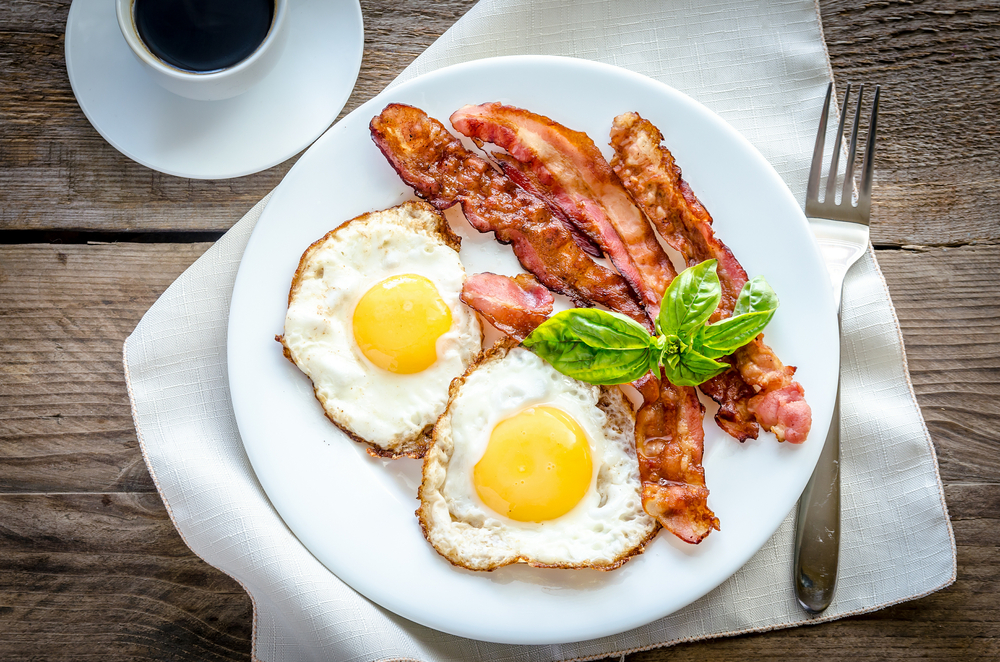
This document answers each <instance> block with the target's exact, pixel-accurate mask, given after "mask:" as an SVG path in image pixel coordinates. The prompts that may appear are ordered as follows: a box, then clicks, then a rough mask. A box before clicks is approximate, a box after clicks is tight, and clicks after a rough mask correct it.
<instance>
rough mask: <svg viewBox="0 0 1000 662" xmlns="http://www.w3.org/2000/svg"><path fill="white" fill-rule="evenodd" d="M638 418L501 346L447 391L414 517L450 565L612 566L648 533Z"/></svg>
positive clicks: (615, 400) (610, 396)
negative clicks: (448, 395) (636, 438)
mask: <svg viewBox="0 0 1000 662" xmlns="http://www.w3.org/2000/svg"><path fill="white" fill-rule="evenodd" d="M634 426H635V418H634V415H633V413H632V408H631V405H630V404H629V403H628V401H627V400H626V399H625V397H624V396H623V395H622V393H621V391H620V390H619V389H618V388H617V387H601V386H593V385H591V384H585V383H583V382H580V381H577V380H575V379H572V378H570V377H567V376H565V375H563V374H561V373H559V372H557V371H556V370H555V369H554V368H552V367H551V366H550V365H548V364H547V363H546V362H545V361H543V360H542V359H541V358H539V357H538V356H536V355H535V354H533V353H531V352H530V351H528V350H526V349H523V348H519V347H516V343H514V342H513V341H502V342H500V343H498V344H497V345H496V346H494V347H493V348H492V349H490V350H488V351H487V352H485V353H484V354H483V355H482V356H481V357H480V358H479V359H478V360H477V361H476V363H475V364H474V365H473V367H472V368H470V370H469V372H467V373H466V375H465V376H464V377H463V378H462V379H460V380H456V381H455V382H454V383H453V384H452V387H451V399H450V401H449V403H448V408H447V409H446V410H445V413H444V414H443V415H442V416H441V418H440V419H439V420H438V422H437V425H436V426H435V428H434V442H433V444H432V446H431V447H430V449H428V452H427V455H426V456H425V457H424V467H423V480H422V483H421V486H420V490H419V498H420V508H419V509H418V510H417V517H418V518H419V520H420V524H421V527H422V528H423V532H424V536H425V537H426V538H427V540H428V542H430V543H431V545H433V547H434V548H435V549H436V550H437V551H438V553H440V554H441V555H442V556H444V557H445V558H446V559H448V560H449V561H450V562H451V563H453V564H455V565H458V566H461V567H464V568H468V569H470V570H493V569H495V568H499V567H501V566H505V565H508V564H511V563H527V564H529V565H533V566H539V567H559V568H584V567H589V568H598V569H602V570H610V569H613V568H616V567H618V566H620V565H621V564H622V563H624V562H625V561H627V560H628V559H629V558H631V557H632V556H634V555H636V554H639V553H640V552H642V550H643V548H644V546H645V545H646V543H647V542H648V541H649V540H650V539H651V538H652V537H653V535H654V534H655V533H656V531H657V528H658V527H657V524H656V521H655V520H654V519H653V518H651V517H650V516H649V515H647V514H646V513H645V511H644V510H643V508H642V499H641V496H640V492H641V486H640V485H641V484H640V480H639V465H638V461H637V459H636V455H635V449H634V446H633V439H634Z"/></svg>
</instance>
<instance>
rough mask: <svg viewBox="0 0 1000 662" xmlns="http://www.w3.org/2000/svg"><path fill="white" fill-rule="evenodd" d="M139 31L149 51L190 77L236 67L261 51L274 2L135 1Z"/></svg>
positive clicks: (234, 0)
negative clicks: (188, 73)
mask: <svg viewBox="0 0 1000 662" xmlns="http://www.w3.org/2000/svg"><path fill="white" fill-rule="evenodd" d="M133 14H134V17H135V26H136V29H137V30H138V32H139V37H140V38H141V39H142V41H143V43H145V44H146V47H147V48H149V50H150V52H151V53H153V55H155V56H156V57H158V58H160V59H161V60H163V61H164V62H166V63H167V64H170V65H172V66H174V67H177V68H178V69H184V70H186V71H197V72H202V73H204V72H209V71H217V70H219V69H225V68H226V67H231V66H233V65H235V64H237V63H238V62H240V61H241V60H244V59H246V58H247V57H248V56H249V55H250V54H251V53H253V52H254V51H255V50H256V49H257V47H258V46H259V45H260V43H261V42H262V41H264V38H265V37H266V36H267V32H268V30H269V29H270V27H271V21H272V19H273V18H274V0H135V4H134V7H133Z"/></svg>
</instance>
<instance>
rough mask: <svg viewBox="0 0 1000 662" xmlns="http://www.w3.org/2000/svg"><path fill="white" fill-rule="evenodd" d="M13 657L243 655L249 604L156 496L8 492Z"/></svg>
mask: <svg viewBox="0 0 1000 662" xmlns="http://www.w3.org/2000/svg"><path fill="white" fill-rule="evenodd" d="M0 548H2V550H3V554H2V555H0V624H2V627H0V657H2V658H3V659H4V660H11V661H13V660H38V659H48V660H63V661H66V662H69V661H71V660H88V661H90V660H108V659H122V660H124V659H129V660H168V659H170V660H177V659H185V660H246V659H247V658H248V657H249V654H250V635H251V622H252V607H251V604H250V600H249V598H248V597H247V595H246V593H245V592H244V591H243V589H242V588H240V586H239V585H238V584H237V583H236V582H234V581H233V580H231V579H230V578H229V577H227V576H225V575H223V574H222V573H220V572H219V571H217V570H215V569H214V568H212V567H211V566H209V565H208V564H206V563H205V562H204V561H202V560H201V559H199V558H197V557H196V556H195V555H194V554H193V553H192V552H191V550H189V549H188V548H187V546H186V545H185V544H184V542H183V541H182V540H181V538H180V536H178V535H177V531H176V530H175V529H174V527H173V524H172V523H171V522H170V519H169V518H168V517H167V514H166V511H165V510H164V508H163V503H162V502H161V501H160V498H159V495H157V494H156V493H151V494H150V493H146V494H136V493H130V494H103V495H102V494H64V495H58V496H53V495H0Z"/></svg>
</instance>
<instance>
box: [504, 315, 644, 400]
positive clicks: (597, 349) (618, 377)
mask: <svg viewBox="0 0 1000 662" xmlns="http://www.w3.org/2000/svg"><path fill="white" fill-rule="evenodd" d="M522 345H524V346H525V347H527V348H528V349H530V350H531V351H533V352H534V353H535V354H537V355H538V356H540V357H542V358H543V359H545V360H546V361H547V362H548V363H549V364H550V365H551V366H552V367H553V368H555V369H556V370H558V371H559V372H561V373H563V374H564V375H567V376H569V377H573V378H574V379H579V380H580V381H584V382H588V383H590V384H625V383H628V382H631V381H635V380H636V379H639V378H640V377H642V376H643V375H644V374H646V373H647V372H648V371H649V366H650V365H651V362H652V360H653V358H654V356H655V355H656V354H657V352H656V351H655V343H654V341H653V338H652V337H651V336H650V335H649V333H648V332H647V331H646V329H644V328H643V327H642V325H640V324H639V323H638V322H635V321H634V320H632V319H629V318H628V317H625V316H624V315H620V314H618V313H609V312H606V311H603V310H597V309H594V308H580V309H575V310H564V311H562V312H560V313H557V314H556V315H553V316H552V317H550V318H549V319H548V320H546V321H545V322H543V323H542V324H541V325H539V326H538V327H537V328H536V329H535V330H534V331H532V332H531V334H529V335H528V337H527V338H525V339H524V341H523V342H522Z"/></svg>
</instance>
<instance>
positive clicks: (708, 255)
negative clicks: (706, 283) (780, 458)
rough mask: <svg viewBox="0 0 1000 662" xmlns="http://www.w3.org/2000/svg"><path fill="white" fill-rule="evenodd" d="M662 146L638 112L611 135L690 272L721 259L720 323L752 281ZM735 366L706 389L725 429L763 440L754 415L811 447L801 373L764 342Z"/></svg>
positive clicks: (619, 120) (626, 178)
mask: <svg viewBox="0 0 1000 662" xmlns="http://www.w3.org/2000/svg"><path fill="white" fill-rule="evenodd" d="M662 141H663V134H661V133H660V131H659V130H658V129H657V128H656V127H655V126H653V124H652V123H651V122H649V121H648V120H645V119H643V118H642V117H640V116H639V115H638V114H637V113H624V114H622V115H619V116H618V117H616V118H615V120H614V122H613V124H612V128H611V145H612V147H614V150H615V156H614V158H613V159H612V161H611V163H612V167H613V168H614V171H615V173H617V174H618V176H619V178H620V179H621V181H622V183H623V184H624V185H625V188H626V189H628V191H629V193H631V194H632V197H633V199H634V200H635V201H636V203H637V204H638V205H639V206H640V207H641V208H642V210H643V211H644V212H645V213H646V215H647V216H648V217H649V219H650V220H651V221H652V222H653V225H654V226H655V227H656V229H657V231H658V232H659V233H660V236H661V237H663V240H664V241H666V242H667V244H668V245H670V246H671V247H673V248H675V249H676V250H678V251H680V252H681V254H682V255H683V256H684V258H685V260H686V261H687V263H688V265H695V264H698V263H699V262H703V261H704V260H708V259H713V258H714V259H716V260H718V263H719V266H718V269H717V272H718V274H719V281H720V283H721V285H722V303H721V304H720V305H719V308H718V310H717V311H716V312H715V313H714V314H713V316H712V321H716V320H718V319H722V318H724V317H729V316H730V315H732V312H733V307H734V306H735V305H736V300H737V298H738V297H739V293H740V289H741V288H742V287H743V285H744V284H745V283H746V282H747V274H746V271H744V270H743V267H742V266H740V263H739V262H738V261H737V260H736V257H735V256H734V255H733V253H732V251H731V250H729V248H728V247H727V246H726V245H725V244H723V243H722V242H721V241H719V240H718V238H716V236H715V231H714V230H713V229H712V217H711V215H709V213H708V211H707V210H706V209H705V207H704V206H702V204H701V203H700V202H699V201H698V198H697V197H695V195H694V192H692V191H691V187H690V186H688V184H687V182H685V181H684V180H683V179H682V177H681V169H680V168H679V167H678V166H677V164H676V163H675V161H674V157H673V155H672V154H671V153H670V151H669V150H668V149H667V148H666V147H662V146H661V145H660V143H661V142H662ZM733 359H734V363H735V368H736V370H732V369H731V370H729V371H727V372H725V373H723V374H722V375H719V376H718V377H716V378H715V379H714V380H710V382H708V383H706V384H703V385H702V391H704V392H705V394H706V395H708V396H709V397H711V398H712V399H714V400H716V402H719V404H720V409H719V415H717V416H716V420H718V422H719V425H720V426H721V427H722V428H723V429H724V430H726V431H727V432H729V433H730V434H732V435H733V436H734V437H736V438H737V439H739V440H740V441H743V440H744V439H746V438H756V436H757V434H756V424H755V423H754V422H753V421H752V420H751V419H750V418H749V416H750V415H751V414H752V415H754V416H755V417H756V419H757V422H759V423H760V425H762V426H763V427H764V429H765V430H769V431H771V432H773V433H774V435H775V436H776V437H777V438H778V441H786V440H787V441H790V442H792V443H801V442H802V441H805V439H806V436H807V435H808V434H809V428H810V426H811V425H812V412H811V410H810V409H809V405H808V404H807V403H806V402H805V400H804V399H803V394H804V391H803V389H802V386H801V385H799V384H798V383H797V382H794V381H792V375H793V374H794V373H795V368H794V367H791V366H784V365H783V364H782V363H781V361H780V360H779V359H778V357H777V356H776V355H775V354H774V352H773V351H772V350H771V348H770V347H768V346H767V345H765V344H764V342H763V335H760V336H758V337H757V338H756V340H754V342H753V343H751V344H750V345H747V346H746V347H743V348H741V349H739V350H737V351H736V352H735V353H734V354H733ZM737 371H738V373H739V374H736V373H737ZM740 380H742V381H743V382H744V384H740V383H739V382H740ZM744 385H745V387H744ZM748 389H749V390H748ZM754 394H756V395H754Z"/></svg>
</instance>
